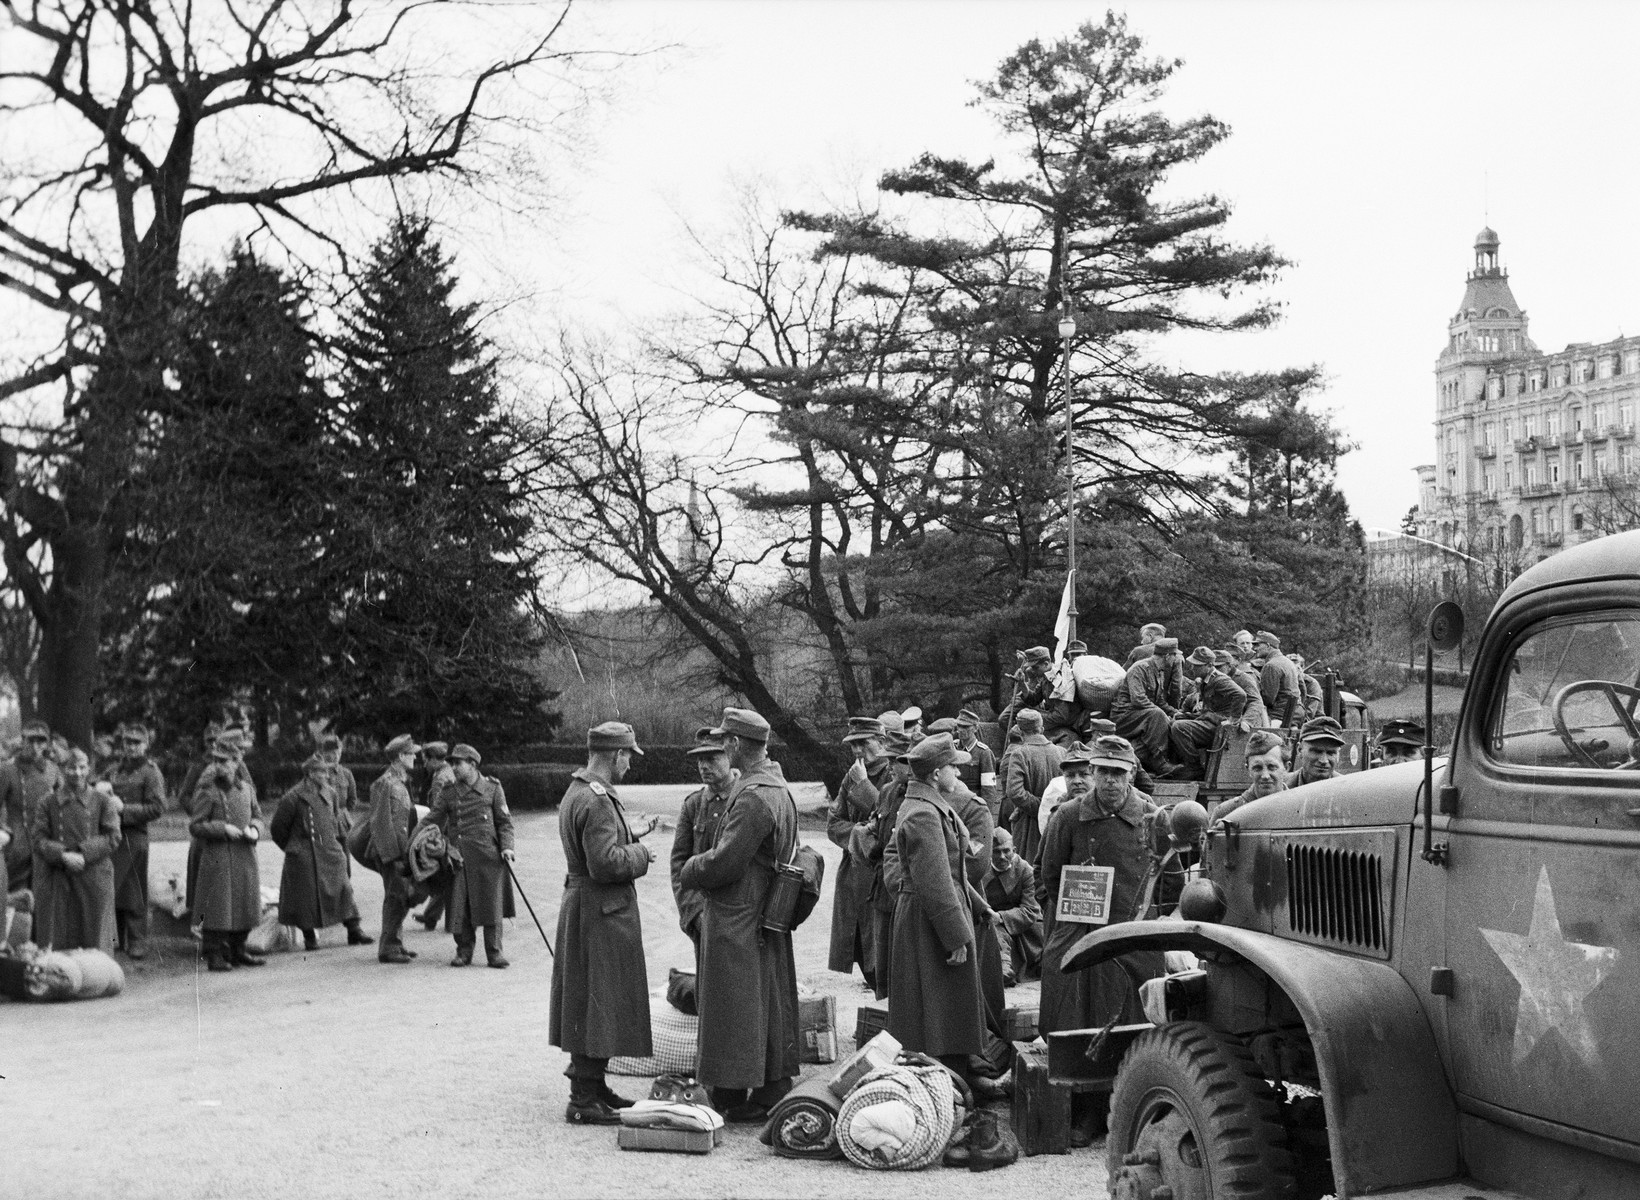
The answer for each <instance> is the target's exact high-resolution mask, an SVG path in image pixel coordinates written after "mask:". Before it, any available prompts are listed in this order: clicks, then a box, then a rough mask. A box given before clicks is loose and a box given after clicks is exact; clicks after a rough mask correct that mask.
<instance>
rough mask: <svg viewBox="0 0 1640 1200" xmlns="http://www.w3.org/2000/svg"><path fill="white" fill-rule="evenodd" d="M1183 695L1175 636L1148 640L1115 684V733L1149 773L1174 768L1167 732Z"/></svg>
mask: <svg viewBox="0 0 1640 1200" xmlns="http://www.w3.org/2000/svg"><path fill="white" fill-rule="evenodd" d="M1184 697H1185V679H1184V660H1183V658H1182V657H1181V656H1180V654H1179V639H1178V638H1170V637H1159V638H1157V639H1156V640H1155V641H1154V642H1152V643H1151V653H1150V657H1149V658H1141V659H1140V660H1139V661H1138V662H1136V663H1134V664H1133V665H1132V666H1131V667H1129V668H1128V670H1127V675H1126V676H1125V677H1124V678H1123V679H1122V682H1121V683H1119V684H1117V685H1116V695H1115V697H1114V698H1113V699H1112V700H1111V705H1110V715H1111V719H1112V720H1114V721H1115V722H1116V732H1117V733H1119V734H1121V735H1122V736H1123V737H1124V738H1127V739H1128V740H1129V741H1130V742H1131V743H1132V744H1133V748H1134V750H1135V751H1136V752H1137V753H1138V756H1139V761H1140V762H1141V763H1143V764H1144V766H1145V769H1146V770H1147V771H1149V772H1151V773H1152V774H1156V775H1163V774H1167V773H1170V772H1171V771H1172V769H1173V761H1172V758H1171V757H1170V747H1169V744H1168V733H1169V731H1170V730H1171V728H1172V723H1173V720H1174V718H1176V717H1178V716H1180V715H1181V713H1182V711H1183V708H1184ZM1016 836H1017V835H1016Z"/></svg>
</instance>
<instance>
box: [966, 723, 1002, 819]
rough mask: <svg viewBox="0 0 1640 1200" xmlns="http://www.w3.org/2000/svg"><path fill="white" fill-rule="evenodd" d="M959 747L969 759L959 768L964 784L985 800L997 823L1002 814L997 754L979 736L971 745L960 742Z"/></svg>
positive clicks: (992, 817) (1000, 782)
mask: <svg viewBox="0 0 1640 1200" xmlns="http://www.w3.org/2000/svg"><path fill="white" fill-rule="evenodd" d="M959 748H960V749H962V750H963V751H964V752H966V753H967V755H968V760H969V761H967V762H965V763H963V764H962V766H960V767H959V768H958V771H959V772H960V773H961V778H962V785H963V787H965V788H967V789H968V790H969V791H970V792H973V793H974V795H976V796H978V797H979V798H980V799H981V800H983V801H985V804H986V806H987V807H988V808H989V809H990V810H991V822H992V824H995V823H996V821H997V819H998V817H999V816H1001V814H1002V781H1001V779H999V778H998V776H997V756H996V755H995V754H993V753H992V752H991V747H989V746H987V745H986V744H985V743H984V742H982V741H980V740H979V738H978V737H975V738H974V742H973V744H972V745H970V746H961V745H960V743H959Z"/></svg>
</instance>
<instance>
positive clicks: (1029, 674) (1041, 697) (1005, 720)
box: [997, 646, 1054, 733]
mask: <svg viewBox="0 0 1640 1200" xmlns="http://www.w3.org/2000/svg"><path fill="white" fill-rule="evenodd" d="M1018 655H1019V666H1018V667H1017V668H1016V669H1015V671H1014V695H1013V698H1012V699H1011V700H1009V701H1008V707H1006V708H1004V709H1003V710H1002V712H1001V713H1000V714H999V715H998V717H997V724H999V725H1001V726H1002V729H1003V732H1004V733H1006V732H1007V731H1008V730H1009V729H1011V728H1012V727H1013V724H1014V720H1015V718H1016V716H1017V715H1018V714H1019V712H1020V711H1021V710H1022V709H1027V708H1028V709H1031V710H1032V711H1033V712H1036V713H1037V714H1039V715H1040V714H1041V712H1042V710H1043V708H1044V707H1046V705H1047V703H1048V701H1049V700H1051V699H1053V688H1054V672H1053V651H1052V650H1050V649H1048V648H1047V647H1046V646H1032V647H1031V648H1030V649H1029V650H1021V651H1019V652H1018Z"/></svg>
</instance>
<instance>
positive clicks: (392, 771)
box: [327, 733, 421, 966]
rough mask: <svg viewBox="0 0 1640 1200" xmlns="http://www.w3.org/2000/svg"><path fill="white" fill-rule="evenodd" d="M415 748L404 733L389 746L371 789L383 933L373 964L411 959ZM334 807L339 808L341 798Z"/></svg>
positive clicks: (373, 846)
mask: <svg viewBox="0 0 1640 1200" xmlns="http://www.w3.org/2000/svg"><path fill="white" fill-rule="evenodd" d="M420 749H421V747H420V746H418V745H416V741H415V739H414V738H412V737H411V736H410V735H409V734H408V733H401V734H400V735H399V736H398V737H396V738H394V739H393V740H392V741H390V742H388V743H387V770H385V771H383V772H382V773H381V774H380V775H379V776H377V777H376V782H374V783H372V784H371V785H370V818H369V820H370V844H371V847H372V849H373V850H374V852H375V856H376V859H377V861H378V862H379V863H380V864H381V865H380V867H379V870H380V871H381V876H382V933H381V943H380V944H379V945H378V946H377V947H376V961H377V962H384V963H393V964H396V965H401V966H402V965H403V964H404V963H407V962H409V961H410V960H411V959H412V958H414V957H416V952H415V951H414V950H406V949H405V948H404V918H405V917H406V916H407V915H409V912H410V905H411V904H412V902H413V892H414V888H413V885H412V884H411V879H410V832H411V830H413V829H414V828H415V825H416V805H415V801H413V800H412V799H411V798H410V787H409V779H410V772H411V771H412V770H414V769H415V765H416V753H417V752H418V751H419V750H420ZM327 757H328V756H327ZM339 778H340V777H339V776H337V775H335V774H332V780H333V782H336V783H339ZM337 802H338V804H340V803H342V798H341V797H338V801H337Z"/></svg>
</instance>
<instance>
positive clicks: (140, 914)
mask: <svg viewBox="0 0 1640 1200" xmlns="http://www.w3.org/2000/svg"><path fill="white" fill-rule="evenodd" d="M115 736H116V737H117V738H118V740H119V751H120V756H119V758H118V760H117V761H115V762H113V763H111V764H109V766H108V767H107V768H105V769H104V771H103V772H102V776H101V778H102V780H103V781H106V782H107V783H108V784H110V785H111V786H112V787H113V789H114V794H115V795H117V796H118V797H119V798H120V803H121V804H123V805H124V806H125V807H124V808H123V809H122V810H121V811H120V844H119V845H118V846H116V847H115V848H114V923H115V926H116V928H117V930H118V933H119V945H120V948H121V949H123V950H124V951H125V952H126V953H127V954H128V955H130V956H131V957H132V958H133V959H135V960H138V961H140V960H141V959H143V958H145V957H147V954H148V951H147V950H146V949H145V948H144V946H143V940H144V939H145V938H146V937H147V936H148V826H149V825H150V824H152V823H153V822H154V821H157V820H159V818H160V817H161V816H163V815H164V813H165V777H164V776H163V775H161V774H160V772H159V767H158V766H157V765H156V764H155V762H154V760H153V759H151V758H149V757H148V730H147V729H146V728H145V727H144V726H142V725H138V724H126V725H121V726H120V727H119V729H118V730H117V731H116V733H115Z"/></svg>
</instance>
